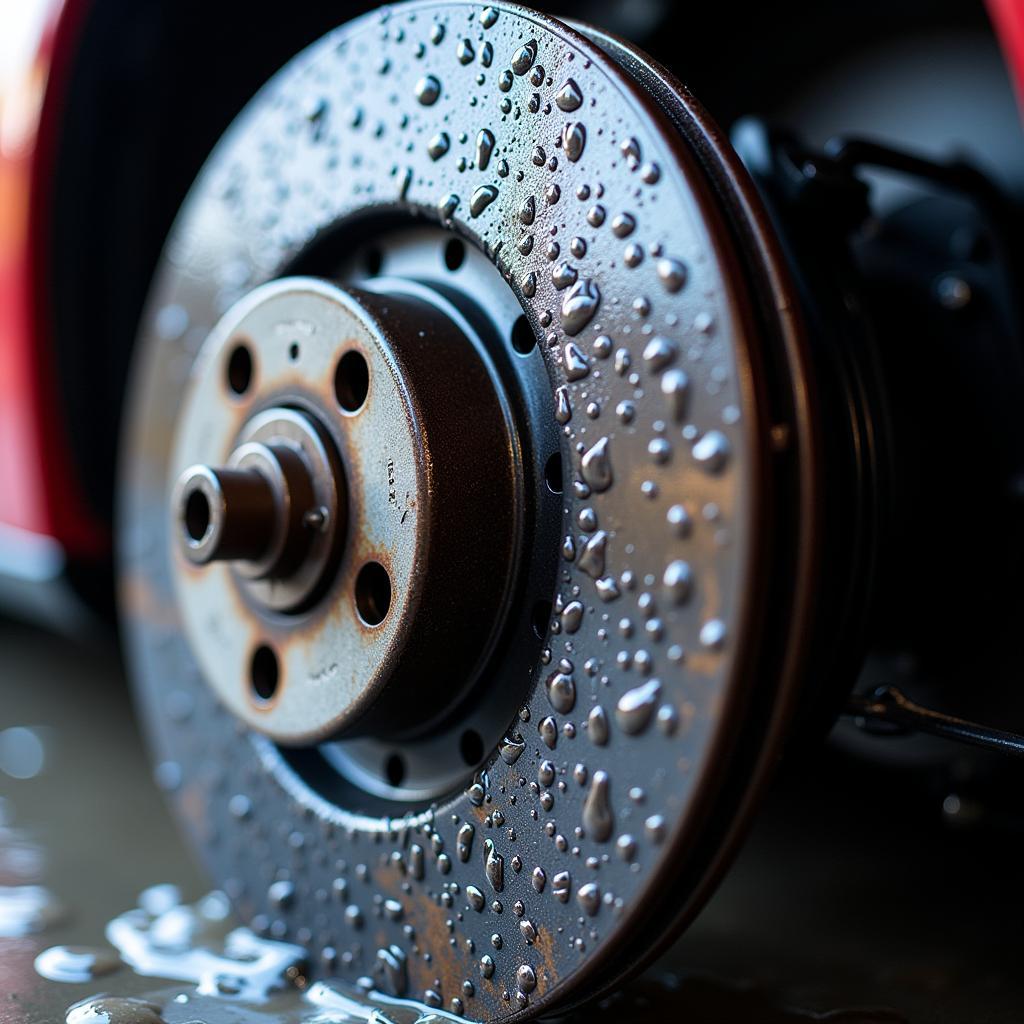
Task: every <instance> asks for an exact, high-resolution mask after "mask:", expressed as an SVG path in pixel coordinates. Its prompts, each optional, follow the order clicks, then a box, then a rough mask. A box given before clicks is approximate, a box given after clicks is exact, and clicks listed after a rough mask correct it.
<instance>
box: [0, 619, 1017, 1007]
mask: <svg viewBox="0 0 1024 1024" xmlns="http://www.w3.org/2000/svg"><path fill="white" fill-rule="evenodd" d="M0 698H2V704H0V707H2V709H3V710H2V715H3V718H2V720H0V736H3V735H4V734H5V733H7V734H10V733H11V731H12V730H19V731H17V732H15V733H14V739H13V741H11V740H10V739H9V740H8V747H7V748H6V749H7V751H8V752H7V755H6V756H4V757H0V1024H51V1022H58V1024H59V1022H61V1021H65V1020H66V1021H67V1022H68V1024H92V1022H95V1024H114V1022H118V1024H160V1022H165V1024H202V1022H205V1024H362V1022H366V1024H416V1022H420V1024H428V1022H437V1024H441V1022H443V1021H451V1020H456V1019H457V1018H453V1017H451V1015H449V1014H446V1013H443V1012H441V1011H438V1010H434V1009H429V1008H427V1007H423V1006H419V1005H417V1004H415V1003H412V1002H408V1001H403V1000H395V999H390V998H387V997H384V996H380V995H377V994H373V993H371V992H370V991H369V988H370V987H371V986H372V982H371V981H370V980H369V979H367V982H366V986H367V987H366V988H365V989H363V988H359V987H358V986H351V985H342V984H338V983H333V982H316V983H313V984H307V982H306V979H305V976H304V974H303V969H302V967H303V960H304V956H305V954H304V951H303V950H302V949H301V948H300V947H298V946H294V945H290V944H287V943H280V942H272V941H269V940H265V939H260V938H258V937H257V936H255V935H254V934H253V933H251V932H249V931H248V930H247V929H244V928H239V927H238V923H237V922H235V921H233V920H232V918H231V915H230V912H229V909H228V905H227V902H226V900H225V898H224V897H223V896H222V895H220V894H218V893H213V894H210V895H208V896H206V897H202V898H200V899H198V901H196V902H188V900H190V899H195V897H197V896H199V894H201V893H203V892H205V891H206V890H207V887H208V884H209V883H208V882H207V880H205V879H203V878H202V876H201V874H200V873H199V872H198V870H197V869H196V868H195V867H194V866H193V865H192V864H191V863H190V861H189V859H188V855H187V853H186V852H185V850H184V849H183V847H182V845H181V843H180V840H179V838H178V836H177V834H176V832H175V829H174V826H173V824H172V822H171V820H170V818H169V815H168V813H167V810H166V808H165V807H164V805H163V803H162V801H161V798H160V796H159V793H158V790H157V789H156V787H155V785H154V784H153V782H152V780H151V773H150V771H149V768H148V766H147V764H146V761H145V757H144V754H143V751H142V748H141V744H140V741H139V739H138V738H137V733H136V731H135V730H136V727H135V724H134V721H133V719H132V715H131V710H130V707H129V702H128V698H127V696H126V693H125V690H124V688H123V685H122V683H121V679H120V674H119V669H118V667H117V665H116V663H115V661H114V660H113V658H112V656H111V654H110V652H109V650H104V649H101V650H91V651H83V650H81V649H80V648H76V647H74V646H72V645H70V644H68V643H67V642H65V641H60V640H55V639H54V638H52V637H49V636H46V635H43V634H39V633H35V632H32V631H29V630H25V629H22V628H20V627H14V626H11V625H9V624H5V623H2V622H0ZM29 734H31V736H29ZM11 750H13V751H14V753H13V754H12V753H11ZM803 785H804V789H803V790H800V789H799V787H798V792H797V793H796V796H795V797H792V796H790V797H787V798H786V799H781V798H780V799H779V800H777V801H776V806H774V807H773V808H771V809H770V812H769V813H768V814H767V815H766V816H765V818H764V819H763V820H762V822H761V824H760V825H759V826H758V828H757V829H756V830H755V833H754V835H753V837H752V840H751V842H750V844H749V845H748V847H747V849H746V851H745V852H744V854H743V855H742V856H741V858H740V860H739V862H738V864H737V865H736V868H735V869H734V870H733V872H732V873H731V874H730V876H729V878H728V879H727V881H726V883H725V885H724V886H723V888H722V890H721V891H720V892H719V893H718V894H717V895H716V896H715V898H714V899H713V900H712V902H711V904H710V905H709V907H708V909H707V911H706V912H705V914H704V915H703V916H702V917H701V918H700V920H699V921H698V923H697V925H696V926H695V927H694V928H693V929H691V931H690V932H689V933H688V934H687V935H686V937H685V938H684V939H683V940H682V941H681V942H680V943H679V944H678V945H677V946H676V947H675V948H674V949H673V950H672V951H671V952H670V953H669V954H668V955H667V957H666V958H665V959H664V960H663V961H662V962H661V963H660V964H659V965H658V966H656V967H655V968H654V969H652V970H651V971H649V972H648V973H647V974H646V975H644V976H643V977H641V978H640V979H639V980H637V981H635V982H633V983H632V984H630V985H628V986H627V987H626V988H625V989H624V990H622V991H620V992H618V993H616V994H615V995H614V996H612V997H610V998H608V999H605V1000H603V1001H602V1002H601V1003H599V1004H597V1005H595V1006H591V1007H589V1008H587V1009H585V1010H583V1011H578V1012H577V1013H576V1014H575V1015H573V1017H572V1018H571V1019H573V1020H580V1019H583V1018H586V1019H587V1021H588V1024H589V1022H594V1021H596V1022H597V1024H601V1022H603V1021H605V1020H607V1021H609V1022H611V1021H615V1022H616V1024H619V1022H621V1021H623V1020H627V1021H628V1020H650V1019H652V1017H657V1018H661V1019H665V1018H668V1019H672V1020H676V1019H678V1020H685V1021H687V1024H730V1022H737V1024H776V1022H779V1024H799V1022H807V1021H829V1022H831V1024H883V1022H885V1024H889V1022H895V1021H904V1020H913V1021H915V1022H916V1021H933V1022H937V1024H939V1022H956V1024H963V1022H964V1021H967V1020H978V1019H982V1018H983V1019H985V1020H986V1021H991V1022H1004V1021H1005V1022H1010V1021H1014V1022H1016V1021H1018V1020H1019V1012H1018V1009H1019V1004H1020V998H1019V996H1020V993H1019V989H1018V988H1017V985H1016V976H1017V970H1016V965H1015V963H1014V959H1015V958H1014V957H1013V950H1015V949H1017V948H1019V940H1020V938H1021V936H1020V930H1021V929H1020V927H1018V925H1017V924H1016V923H1015V922H1016V921H1019V920H1020V919H1021V915H1020V914H1019V913H1018V914H1016V915H1013V914H1007V913H1006V909H1007V899H1009V900H1010V904H1011V905H1012V904H1013V902H1014V900H1015V898H1016V897H1015V895H1014V893H1015V892H1016V888H1017V887H1016V886H1015V883H1011V884H1010V887H1009V888H1007V885H1008V882H1007V880H1008V879H1010V880H1012V878H1013V877H1015V876H1014V874H1013V873H1012V868H1013V865H1014V864H1015V862H1016V857H1015V856H1014V850H1013V848H1012V847H1013V845H1014V843H1006V844H1002V845H995V844H992V842H991V837H989V838H988V839H985V840H984V846H983V845H982V842H981V841H976V840H972V839H971V838H970V836H969V835H968V836H964V835H957V834H952V833H937V834H936V836H934V837H932V838H933V839H934V840H936V841H934V842H932V843H931V845H928V838H927V836H926V835H924V834H922V832H921V829H922V828H923V827H924V826H922V825H921V823H920V821H914V820H909V821H907V822H905V823H904V824H903V826H902V827H901V826H900V825H899V823H898V822H897V823H895V824H894V821H895V819H894V818H893V816H892V809H891V808H890V809H889V810H888V812H887V814H888V815H889V817H888V818H886V819H885V821H884V822H880V821H877V820H876V821H872V819H871V818H870V815H871V814H872V813H875V814H876V815H877V814H879V813H881V812H879V811H878V810H877V809H875V810H872V808H873V807H874V806H875V805H874V804H870V803H869V802H868V801H867V800H865V799H860V802H859V803H858V802H857V800H858V799H859V798H858V796H857V794H858V793H859V792H860V790H859V789H858V788H851V787H850V786H849V785H848V783H844V782H843V781H842V779H841V778H840V777H839V776H836V777H828V778H818V779H816V780H814V781H813V782H808V783H805V784H803ZM843 786H846V787H847V788H846V790H843ZM843 800H845V801H847V803H846V804H845V806H844V805H842V804H841V801H843ZM851 802H852V806H851ZM876 803H877V802H876ZM808 808H810V809H811V811H812V812H813V813H808ZM873 835H874V836H877V839H875V841H874V842H872V839H871V837H872V836H873ZM1014 842H1015V840H1014ZM972 843H973V845H972ZM922 844H924V845H922ZM922 849H926V850H928V851H929V856H928V857H927V858H923V859H922V858H921V856H920V855H921V851H922ZM982 849H984V851H985V852H984V853H983V854H980V853H979V850H982ZM993 851H995V852H993ZM982 857H984V858H985V859H984V863H986V865H987V869H986V875H985V876H984V877H978V875H977V873H976V868H977V865H978V864H979V863H982V862H983V861H982V859H981V858H982ZM912 879H913V880H914V881H915V882H916V883H918V884H916V886H915V885H912V884H909V882H910V881H911V880H912ZM154 883H159V884H154ZM940 890H941V891H942V895H943V900H942V901H941V902H940V901H936V900H934V899H933V898H931V894H932V893H935V892H938V891H940ZM179 893H184V894H186V899H185V900H184V901H183V900H182V898H181V897H180V895H179ZM1007 893H1009V896H1008V895H1007ZM128 908H132V909H128ZM951 919H955V920H956V921H957V931H955V932H954V930H953V929H952V926H950V925H949V921H950V920H951ZM893 1006H895V1007H897V1009H898V1010H899V1012H897V1011H896V1010H893V1009H884V1008H883V1007H893ZM980 1006H983V1007H984V1012H983V1013H982V1012H981V1011H980V1010H979V1007H980Z"/></svg>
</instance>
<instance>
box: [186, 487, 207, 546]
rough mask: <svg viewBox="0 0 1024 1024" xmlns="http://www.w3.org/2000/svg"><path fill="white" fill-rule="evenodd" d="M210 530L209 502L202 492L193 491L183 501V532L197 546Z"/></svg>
mask: <svg viewBox="0 0 1024 1024" xmlns="http://www.w3.org/2000/svg"><path fill="white" fill-rule="evenodd" d="M209 529H210V500H209V498H207V497H206V495H205V494H204V493H203V492H202V491H193V492H192V493H191V494H190V495H189V496H188V498H186V499H185V532H186V533H187V534H188V537H189V540H193V541H195V542H196V543H197V544H198V543H199V541H201V540H202V539H203V538H204V537H205V536H206V531H207V530H209Z"/></svg>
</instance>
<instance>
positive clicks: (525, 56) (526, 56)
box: [512, 39, 537, 75]
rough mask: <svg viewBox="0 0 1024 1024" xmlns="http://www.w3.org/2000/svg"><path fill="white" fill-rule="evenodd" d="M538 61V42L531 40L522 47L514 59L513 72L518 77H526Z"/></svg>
mask: <svg viewBox="0 0 1024 1024" xmlns="http://www.w3.org/2000/svg"><path fill="white" fill-rule="evenodd" d="M536 59H537V41H536V40H535V39H531V40H530V41H529V42H528V43H526V44H524V45H523V46H520V47H519V49H518V50H516V52H515V54H514V56H513V57H512V70H513V71H514V72H515V73H516V74H517V75H525V74H526V72H527V71H529V70H530V68H531V67H533V62H534V61H535V60H536Z"/></svg>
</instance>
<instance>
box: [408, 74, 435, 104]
mask: <svg viewBox="0 0 1024 1024" xmlns="http://www.w3.org/2000/svg"><path fill="white" fill-rule="evenodd" d="M413 91H414V92H415V94H416V99H418V100H419V101H420V103H422V104H423V106H425V107H431V106H433V105H434V104H435V103H436V102H437V98H438V97H439V96H440V95H441V82H440V81H439V80H438V78H437V77H436V76H435V75H424V76H423V77H422V78H421V79H420V80H419V81H418V82H417V83H416V87H415V89H414V90H413Z"/></svg>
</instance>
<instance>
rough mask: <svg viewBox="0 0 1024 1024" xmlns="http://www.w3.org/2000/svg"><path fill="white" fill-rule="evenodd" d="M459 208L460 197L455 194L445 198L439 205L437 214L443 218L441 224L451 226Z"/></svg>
mask: <svg viewBox="0 0 1024 1024" xmlns="http://www.w3.org/2000/svg"><path fill="white" fill-rule="evenodd" d="M458 206H459V197H458V196H457V195H455V193H454V192H453V193H451V194H450V195H447V196H445V197H444V198H443V199H442V200H441V201H440V202H439V203H438V204H437V213H438V216H439V217H440V218H441V223H442V224H445V225H448V224H451V222H452V218H453V217H454V216H455V211H456V209H458Z"/></svg>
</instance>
